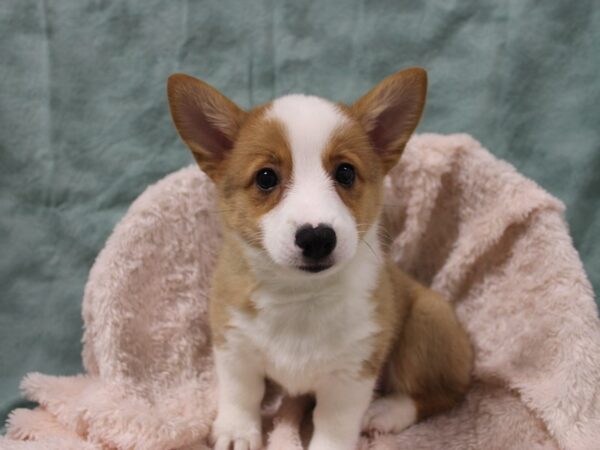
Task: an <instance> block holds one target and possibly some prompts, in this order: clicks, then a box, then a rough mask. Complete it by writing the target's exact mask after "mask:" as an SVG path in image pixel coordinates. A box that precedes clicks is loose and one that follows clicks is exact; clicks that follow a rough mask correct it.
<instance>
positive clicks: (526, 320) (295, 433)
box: [0, 134, 600, 450]
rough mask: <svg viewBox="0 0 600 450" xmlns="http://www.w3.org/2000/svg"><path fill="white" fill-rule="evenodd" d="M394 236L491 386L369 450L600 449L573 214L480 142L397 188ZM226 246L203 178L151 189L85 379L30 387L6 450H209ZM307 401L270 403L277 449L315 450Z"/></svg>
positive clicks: (427, 150)
mask: <svg viewBox="0 0 600 450" xmlns="http://www.w3.org/2000/svg"><path fill="white" fill-rule="evenodd" d="M385 223H386V224H387V225H386V235H387V236H388V237H389V239H390V244H391V253H392V256H393V259H394V260H395V261H396V263H397V264H398V265H399V266H400V267H402V268H403V269H404V270H406V271H407V272H409V273H411V274H413V275H414V276H416V277H417V278H418V279H419V280H421V281H422V282H423V283H426V284H428V285H431V286H432V287H433V288H434V289H436V290H437V291H439V292H441V293H442V294H444V295H445V296H446V297H447V298H448V299H449V301H451V302H452V304H453V305H454V306H455V308H456V311H457V313H458V316H459V318H460V320H461V321H462V323H463V324H464V325H465V327H466V329H467V330H468V332H469V334H470V336H471V338H472V340H473V344H474V347H475V352H476V361H475V369H474V377H475V379H474V384H473V387H472V389H471V391H470V392H469V394H468V396H467V399H466V400H465V402H464V403H463V404H461V405H460V406H458V407H457V408H455V409H454V410H452V411H450V412H447V413H445V414H442V415H439V416H436V417H433V418H431V419H430V420H427V421H425V422H422V423H419V424H417V425H415V426H413V427H410V428H409V429H407V430H405V431H404V432H402V433H400V434H398V435H380V436H376V437H374V438H373V439H371V440H368V439H367V438H363V439H362V441H361V446H362V448H365V449H366V448H369V449H377V450H383V449H402V448H411V449H426V448H427V449H433V448H437V449H439V448H444V449H457V450H458V449H465V448H476V449H484V448H492V449H515V448H517V449H556V448H563V449H574V450H575V449H578V450H590V449H594V448H598V445H599V443H600V323H599V320H598V318H597V310H596V305H595V303H594V298H593V294H592V289H591V286H590V283H589V282H588V280H587V278H586V276H585V273H584V271H583V268H582V265H581V262H580V260H579V258H578V255H577V252H576V251H575V250H574V248H573V246H572V243H571V238H570V237H569V234H568V231H567V228H566V226H565V221H564V218H563V205H562V204H561V203H560V202H559V201H558V200H556V199H555V198H553V197H552V196H550V195H549V194H547V193H546V192H545V191H544V190H542V189H541V188H539V187H538V186H537V185H536V184H535V183H533V182H532V181H530V180H528V179H526V178H524V177H523V176H521V175H520V174H518V173H517V172H516V171H515V170H514V169H513V167H512V166H510V165H509V164H507V163H505V162H503V161H500V160H497V159H495V158H494V157H493V156H492V155H491V154H489V153H488V152H487V151H486V150H485V149H483V148H482V147H481V146H480V144H479V143H478V142H476V141H475V140H473V139H472V138H471V137H469V136H467V135H450V136H442V135H432V134H428V135H422V136H418V137H414V138H413V139H412V140H411V141H410V143H409V145H408V147H407V149H406V151H405V154H404V156H403V158H402V160H401V162H400V164H399V165H398V166H397V167H396V168H395V169H394V170H393V172H392V174H391V176H390V178H389V179H387V183H386V199H385ZM218 243H219V227H218V217H217V214H216V206H215V203H214V191H213V186H212V184H211V182H210V181H209V180H208V179H207V177H206V176H204V174H202V173H201V172H200V171H199V169H198V168H196V167H195V166H192V167H188V168H185V169H182V170H180V171H178V172H175V173H174V174H172V175H170V176H168V177H167V178H165V179H164V180H162V181H160V182H159V183H157V184H155V185H153V186H151V187H150V188H148V189H147V191H146V192H145V193H144V194H143V195H141V196H140V197H139V198H138V199H137V200H136V201H135V202H134V203H133V205H132V206H131V208H130V209H129V212H128V213H127V215H126V216H125V218H124V219H123V220H122V221H121V222H120V223H119V224H118V226H117V227H116V229H115V230H114V232H113V234H112V236H111V237H110V238H109V239H108V242H107V243H106V246H105V248H104V249H103V250H102V252H101V253H100V255H99V256H98V259H97V260H96V263H95V264H94V267H93V269H92V271H91V273H90V277H89V280H88V283H87V286H86V289H85V298H84V303H83V317H84V321H85V334H84V350H83V360H84V364H85V368H86V374H85V375H80V376H75V377H54V376H47V375H41V374H39V373H33V374H30V375H28V376H27V377H26V378H25V380H24V381H23V390H24V392H25V394H26V395H27V397H28V398H29V399H30V400H33V401H36V402H39V403H40V405H41V406H40V407H39V408H37V409H36V410H33V411H31V410H27V409H18V410H15V411H14V412H13V413H12V414H11V416H10V420H9V424H8V434H7V438H6V439H2V438H0V448H3V449H28V450H29V449H32V450H33V449H61V450H70V449H73V450H75V449H95V450H108V449H134V448H135V449H148V450H150V449H156V450H165V449H191V448H205V447H204V444H205V443H206V437H207V434H208V433H209V428H210V424H211V421H212V419H213V417H214V414H215V389H216V379H215V375H214V373H213V366H212V360H211V350H210V335H209V330H208V326H207V318H206V309H207V303H206V292H207V285H208V281H209V275H210V272H211V269H212V267H213V263H214V259H215V253H216V250H217V248H218ZM307 404H308V401H307V400H306V399H304V398H300V399H287V398H282V397H281V396H280V395H279V394H278V393H276V392H274V393H272V395H271V396H270V398H269V399H267V401H266V405H265V433H266V434H267V442H268V448H269V449H273V450H280V449H286V450H287V449H290V450H296V449H298V450H300V449H301V448H302V442H303V441H304V442H306V439H307V438H308V437H309V435H310V415H309V412H308V411H309V409H307V408H306V406H307ZM22 441H26V442H22Z"/></svg>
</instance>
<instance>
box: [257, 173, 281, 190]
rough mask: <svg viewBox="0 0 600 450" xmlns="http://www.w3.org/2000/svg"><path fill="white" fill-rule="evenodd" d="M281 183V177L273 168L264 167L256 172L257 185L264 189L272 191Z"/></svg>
mask: <svg viewBox="0 0 600 450" xmlns="http://www.w3.org/2000/svg"><path fill="white" fill-rule="evenodd" d="M278 183H279V178H278V177H277V174H276V173H275V171H274V170H273V169H269V168H268V167H264V168H262V169H260V170H259V171H258V172H256V185H257V186H258V187H259V188H260V189H262V190H263V191H270V190H271V189H273V188H274V187H275V186H277V184H278Z"/></svg>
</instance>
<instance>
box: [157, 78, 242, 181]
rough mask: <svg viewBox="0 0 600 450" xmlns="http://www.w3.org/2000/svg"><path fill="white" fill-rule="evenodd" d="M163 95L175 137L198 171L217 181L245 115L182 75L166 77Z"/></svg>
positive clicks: (230, 103)
mask: <svg viewBox="0 0 600 450" xmlns="http://www.w3.org/2000/svg"><path fill="white" fill-rule="evenodd" d="M167 94H168V97H169V108H170V110H171V117H172V118H173V122H174V123H175V128H177V131H178V132H179V135H180V136H181V138H182V139H183V140H184V141H185V143H186V144H187V146H188V147H189V148H190V150H191V151H192V154H193V155H194V158H195V159H196V161H197V162H198V165H200V167H201V168H202V170H204V172H206V174H207V175H208V176H210V177H211V178H212V179H213V180H216V179H218V178H219V174H220V172H221V170H222V168H223V165H222V163H223V162H224V161H225V159H226V158H227V155H228V154H229V152H230V151H231V149H232V148H233V144H234V142H235V139H236V137H237V135H238V132H239V129H240V126H241V125H242V123H243V121H244V119H245V116H246V113H245V112H244V111H243V110H242V109H240V108H239V107H238V106H237V105H236V104H235V103H233V102H232V101H231V100H229V99H228V98H227V97H225V96H224V95H222V94H221V93H220V92H219V91H217V90H216V89H214V88H213V87H211V86H209V85H208V84H206V83H204V82H203V81H200V80H198V79H196V78H193V77H190V76H188V75H184V74H182V73H176V74H174V75H171V76H170V77H169V80H168V82H167Z"/></svg>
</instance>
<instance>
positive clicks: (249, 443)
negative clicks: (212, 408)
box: [212, 349, 265, 450]
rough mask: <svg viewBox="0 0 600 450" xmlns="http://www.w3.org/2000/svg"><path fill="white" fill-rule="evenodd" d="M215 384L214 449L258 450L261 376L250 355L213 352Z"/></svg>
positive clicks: (225, 351) (261, 395)
mask: <svg viewBox="0 0 600 450" xmlns="http://www.w3.org/2000/svg"><path fill="white" fill-rule="evenodd" d="M215 366H216V370H217V380H218V383H219V389H218V391H219V396H218V412H217V418H216V420H215V422H214V424H213V429H212V438H213V442H214V448H215V450H229V448H230V447H231V448H235V449H236V450H238V449H239V450H258V449H260V448H262V433H261V421H260V404H261V401H262V399H263V396H264V393H265V380H264V375H263V373H262V372H261V370H260V369H259V367H258V364H257V363H256V361H255V360H253V358H252V355H249V354H248V353H246V354H243V352H233V351H230V350H219V349H215Z"/></svg>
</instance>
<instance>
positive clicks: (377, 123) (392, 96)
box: [351, 68, 427, 173]
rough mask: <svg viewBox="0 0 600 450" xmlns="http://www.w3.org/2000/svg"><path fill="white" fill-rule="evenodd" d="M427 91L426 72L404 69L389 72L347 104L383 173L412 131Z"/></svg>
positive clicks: (397, 154) (397, 157) (396, 156)
mask: <svg viewBox="0 0 600 450" xmlns="http://www.w3.org/2000/svg"><path fill="white" fill-rule="evenodd" d="M426 95H427V72H425V70H424V69H421V68H411V69H406V70H403V71H401V72H398V73H395V74H394V75H391V76H389V77H388V78H386V79H385V80H383V81H382V82H380V83H379V84H378V85H377V86H375V87H374V88H373V89H372V90H371V91H369V92H368V93H367V94H366V95H364V96H363V97H362V98H360V99H359V100H358V101H357V102H356V103H354V105H352V107H351V111H352V113H353V114H354V116H355V117H356V118H357V119H358V120H359V122H360V123H361V124H362V126H363V128H364V129H365V131H366V132H367V134H368V135H369V138H370V140H371V143H372V144H373V146H374V147H375V151H376V152H377V154H378V155H379V157H380V158H381V160H382V162H383V166H384V170H385V172H386V173H387V172H388V171H389V170H390V169H391V168H392V167H394V165H395V164H396V163H397V162H398V159H399V158H400V155H401V154H402V151H403V150H404V146H405V145H406V142H408V139H409V138H410V135H411V134H412V133H413V131H414V130H415V128H416V127H417V124H418V123H419V119H420V118H421V114H422V113H423V108H424V107H425V96H426Z"/></svg>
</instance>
